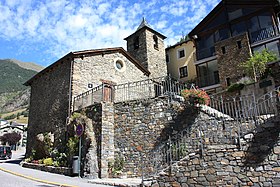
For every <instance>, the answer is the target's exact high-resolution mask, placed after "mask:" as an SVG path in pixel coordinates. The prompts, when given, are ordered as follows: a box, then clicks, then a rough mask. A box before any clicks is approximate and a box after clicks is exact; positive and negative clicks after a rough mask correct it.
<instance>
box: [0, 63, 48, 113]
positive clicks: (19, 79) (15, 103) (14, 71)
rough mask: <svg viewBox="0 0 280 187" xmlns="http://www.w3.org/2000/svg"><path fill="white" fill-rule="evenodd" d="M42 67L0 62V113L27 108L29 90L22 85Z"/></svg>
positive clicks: (30, 64)
mask: <svg viewBox="0 0 280 187" xmlns="http://www.w3.org/2000/svg"><path fill="white" fill-rule="evenodd" d="M42 69H43V67H41V66H39V65H36V64H34V63H26V62H20V61H18V60H13V59H5V60H0V113H4V112H11V111H14V110H17V109H20V108H23V107H27V106H28V103H29V97H30V90H29V89H30V88H28V87H26V86H24V85H23V83H25V82H26V81H27V80H29V79H30V78H31V77H33V76H34V75H35V74H36V73H37V72H38V71H40V70H42Z"/></svg>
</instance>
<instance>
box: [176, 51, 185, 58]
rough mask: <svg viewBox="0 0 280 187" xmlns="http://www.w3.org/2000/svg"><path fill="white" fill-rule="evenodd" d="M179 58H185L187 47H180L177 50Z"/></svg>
mask: <svg viewBox="0 0 280 187" xmlns="http://www.w3.org/2000/svg"><path fill="white" fill-rule="evenodd" d="M177 57H178V58H184V57H185V49H179V50H178V52H177Z"/></svg>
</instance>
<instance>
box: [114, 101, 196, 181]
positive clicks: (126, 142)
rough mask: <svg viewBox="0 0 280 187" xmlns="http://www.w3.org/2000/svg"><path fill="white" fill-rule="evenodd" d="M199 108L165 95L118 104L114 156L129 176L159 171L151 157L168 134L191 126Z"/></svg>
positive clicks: (116, 105) (163, 142) (124, 172)
mask: <svg viewBox="0 0 280 187" xmlns="http://www.w3.org/2000/svg"><path fill="white" fill-rule="evenodd" d="M196 116H197V110H195V109H193V108H191V107H186V106H185V105H184V104H180V103H179V102H177V101H172V102H171V101H170V100H169V99H168V98H167V97H166V98H156V99H151V100H142V101H133V102H126V103H117V104H115V127H114V128H115V156H118V157H122V158H123V159H124V163H125V164H124V168H123V174H124V175H125V176H127V177H136V176H141V174H142V169H143V173H144V174H145V175H146V174H150V173H153V172H156V171H155V170H154V169H153V166H152V165H151V164H152V162H151V161H152V158H153V157H154V155H153V154H154V153H155V154H156V152H155V151H156V150H157V148H158V147H160V146H161V145H163V144H165V143H166V141H167V139H168V137H169V136H171V135H174V134H177V133H179V132H180V131H181V130H182V129H185V128H187V127H189V126H190V125H191V124H192V123H193V122H194V120H195V118H196Z"/></svg>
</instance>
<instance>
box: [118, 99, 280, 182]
mask: <svg viewBox="0 0 280 187" xmlns="http://www.w3.org/2000/svg"><path fill="white" fill-rule="evenodd" d="M276 120H277V119H270V120H268V121H266V123H264V124H261V126H258V127H257V129H258V130H257V131H254V130H255V129H256V127H255V125H254V121H250V122H245V123H242V124H240V125H241V132H240V142H239V141H238V133H239V130H238V123H237V122H236V121H233V120H232V119H231V120H223V119H221V118H219V119H217V118H215V117H213V116H211V115H208V114H207V113H205V112H203V111H202V112H198V110H196V109H193V108H190V107H188V106H187V105H185V104H183V103H180V102H175V101H169V100H168V99H167V98H157V99H155V100H148V101H147V100H146V101H145V100H144V101H134V102H126V103H117V104H116V105H115V127H114V128H115V139H114V141H115V144H114V146H115V157H116V156H117V155H118V156H121V157H123V158H124V167H123V174H124V175H125V176H127V177H137V176H138V177H139V176H141V174H142V169H143V173H144V174H145V175H146V174H152V173H153V172H157V173H159V175H158V176H157V177H155V178H154V179H153V180H152V181H149V182H145V185H146V186H238V185H240V186H252V185H255V186H258V185H259V186H272V185H274V186H277V185H280V175H279V171H280V162H279V160H280V138H279V133H280V127H279V126H278V124H279V121H276ZM187 128H188V129H189V131H188V132H189V133H190V134H189V138H188V139H186V142H188V143H190V144H191V141H192V140H193V139H196V138H197V139H196V141H198V142H199V141H200V140H199V139H198V138H199V134H201V133H198V130H199V129H200V131H201V132H203V133H202V134H203V142H204V143H203V146H202V147H203V150H202V148H199V146H198V149H200V150H197V149H191V147H192V146H190V149H189V150H188V151H187V155H186V156H185V157H184V158H183V159H181V160H180V161H178V162H175V164H173V165H172V166H171V168H170V167H166V168H165V169H166V170H163V171H162V172H160V170H158V171H155V170H156V169H157V168H152V167H151V165H149V164H150V161H151V160H152V159H153V157H156V156H157V153H158V152H155V150H156V149H157V148H159V147H160V145H161V144H162V143H166V140H167V139H168V136H169V135H170V136H174V135H175V134H178V133H180V132H181V131H182V130H184V129H187ZM240 145H241V147H240ZM193 146H195V145H193ZM196 148H197V147H196ZM152 154H154V155H152ZM174 161H175V160H174Z"/></svg>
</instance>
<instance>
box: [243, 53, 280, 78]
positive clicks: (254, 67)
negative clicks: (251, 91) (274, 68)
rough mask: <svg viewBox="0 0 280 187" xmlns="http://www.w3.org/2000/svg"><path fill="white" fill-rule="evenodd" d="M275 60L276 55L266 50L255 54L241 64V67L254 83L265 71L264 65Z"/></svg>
mask: <svg viewBox="0 0 280 187" xmlns="http://www.w3.org/2000/svg"><path fill="white" fill-rule="evenodd" d="M275 60H277V56H276V54H274V53H273V52H271V51H268V50H267V49H264V50H263V51H261V52H255V53H254V54H253V56H251V57H250V58H249V59H248V60H247V61H246V62H244V63H242V64H241V67H243V68H244V69H245V72H246V73H247V74H248V75H249V76H250V77H252V78H253V79H254V80H255V82H257V79H258V78H260V77H261V76H262V75H263V74H264V73H265V71H266V64H267V63H268V62H273V61H275Z"/></svg>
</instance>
